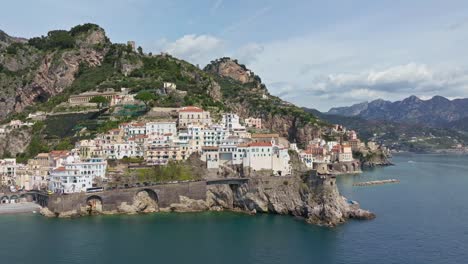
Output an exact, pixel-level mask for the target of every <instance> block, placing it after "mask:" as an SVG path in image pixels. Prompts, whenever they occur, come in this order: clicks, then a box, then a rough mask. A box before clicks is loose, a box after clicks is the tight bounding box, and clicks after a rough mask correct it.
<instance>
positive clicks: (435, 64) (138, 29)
mask: <svg viewBox="0 0 468 264" xmlns="http://www.w3.org/2000/svg"><path fill="white" fill-rule="evenodd" d="M86 22H93V23H96V24H99V25H101V26H102V27H103V28H105V29H106V32H107V34H108V36H109V37H110V38H111V40H112V41H114V42H126V41H127V40H135V41H136V42H137V45H141V46H142V47H143V49H144V50H145V51H152V52H160V51H167V52H169V53H172V54H173V55H175V56H177V57H180V58H183V59H186V60H188V61H190V62H192V63H195V64H200V65H201V66H203V65H205V64H206V63H208V62H209V61H210V60H212V59H215V58H217V57H221V56H231V57H236V58H238V59H239V61H240V62H242V63H245V64H247V66H248V67H249V68H251V69H252V70H253V71H254V72H256V73H257V74H258V75H260V77H261V78H262V80H263V81H264V82H265V83H266V84H267V86H268V88H269V90H270V91H271V93H272V94H275V95H279V96H281V97H282V98H283V99H285V100H288V101H290V102H293V103H296V104H298V105H300V106H307V107H313V108H318V109H320V110H328V109H329V108H330V107H332V106H341V105H349V104H352V103H356V102H361V101H366V100H373V99H377V98H383V99H388V100H399V99H402V98H404V97H406V96H409V95H412V94H415V95H417V96H420V97H422V98H430V97H432V96H434V95H443V96H447V97H450V98H457V97H468V56H467V54H468V52H467V51H466V50H467V47H468V34H467V33H468V1H462V0H445V1H442V0H439V1H431V0H411V1H410V0H405V1H401V0H394V1H385V0H380V1H379V0H341V1H338V0H329V1H312V0H309V1H274V0H270V1H268V0H258V1H253V0H251V1H243V0H241V1H228V0H198V1H190V2H189V1H179V0H172V1H150V0H82V1H76V0H75V1H72V0H35V1H33V0H29V1H26V0H15V1H8V2H6V3H2V16H1V17H0V29H2V30H4V31H6V32H7V33H9V34H11V35H15V36H22V37H32V36H38V35H42V34H46V33H47V31H49V30H52V29H68V28H70V27H72V26H74V25H77V24H82V23H86Z"/></svg>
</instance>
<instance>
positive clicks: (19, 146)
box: [0, 127, 32, 157]
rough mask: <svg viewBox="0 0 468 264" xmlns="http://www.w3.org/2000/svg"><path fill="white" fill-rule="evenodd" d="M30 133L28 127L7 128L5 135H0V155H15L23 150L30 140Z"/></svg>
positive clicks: (30, 129)
mask: <svg viewBox="0 0 468 264" xmlns="http://www.w3.org/2000/svg"><path fill="white" fill-rule="evenodd" d="M31 135H32V128H30V127H22V128H18V129H13V130H9V131H8V133H6V134H5V135H0V157H4V156H6V157H15V156H16V155H17V154H19V153H23V152H25V151H26V149H27V147H28V145H29V143H30V142H31Z"/></svg>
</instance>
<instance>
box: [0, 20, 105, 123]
mask: <svg viewBox="0 0 468 264" xmlns="http://www.w3.org/2000/svg"><path fill="white" fill-rule="evenodd" d="M67 34H68V35H66V36H68V37H69V38H70V40H71V41H73V45H72V46H70V47H68V46H67V47H66V48H64V47H61V46H60V45H59V44H60V43H61V42H58V43H59V44H57V43H55V42H54V43H55V45H57V47H51V45H52V44H49V46H46V47H42V46H40V45H39V44H36V42H31V41H29V42H27V43H26V42H21V43H20V42H12V41H8V42H3V43H4V45H3V47H1V46H0V120H1V119H2V118H5V117H6V116H7V115H8V114H9V113H12V112H21V111H22V110H23V109H24V108H25V107H27V106H29V105H33V104H34V103H37V102H46V101H47V100H48V99H49V98H51V97H52V96H55V95H58V94H60V93H61V92H63V91H64V89H65V88H67V87H69V86H70V85H71V84H72V83H73V81H74V80H75V77H76V74H77V72H78V70H79V66H80V65H88V66H89V67H95V66H98V65H100V64H101V62H102V60H103V57H104V54H105V52H106V49H105V48H104V47H105V45H106V44H108V39H107V37H106V35H105V33H104V30H103V29H102V28H100V27H97V26H93V27H91V28H89V29H88V30H83V31H82V32H79V33H76V34H75V35H73V36H71V35H70V34H71V33H67ZM52 36H54V35H53V34H50V35H49V36H48V37H42V39H41V41H42V42H44V43H49V42H52ZM8 39H11V37H9V38H8ZM42 42H41V43H42Z"/></svg>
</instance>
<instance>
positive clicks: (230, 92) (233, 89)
mask: <svg viewBox="0 0 468 264" xmlns="http://www.w3.org/2000/svg"><path fill="white" fill-rule="evenodd" d="M204 70H205V71H206V72H208V73H210V74H212V75H213V76H214V78H215V80H216V81H217V82H218V83H219V85H220V87H221V93H222V95H223V101H224V103H225V104H226V106H227V107H228V108H229V109H231V110H233V111H234V112H236V113H238V114H239V115H240V116H241V117H243V118H247V117H260V118H262V123H263V125H264V126H265V128H268V129H270V130H272V131H275V132H278V133H280V134H281V135H282V136H286V137H288V138H289V140H290V141H295V142H297V143H299V144H305V143H306V142H307V141H309V140H311V139H312V138H313V137H314V136H317V135H320V134H321V133H322V128H323V127H324V126H326V124H325V123H324V122H322V121H321V120H319V119H317V118H316V117H315V116H314V115H313V114H311V113H307V112H305V111H304V110H303V109H301V108H299V107H297V106H295V105H292V104H290V103H288V102H286V101H283V100H281V99H280V98H278V97H276V96H272V95H270V94H269V92H268V90H267V88H266V86H265V85H264V84H263V83H262V81H261V79H260V77H259V76H257V75H255V73H254V72H252V71H251V70H249V69H247V68H246V67H245V66H244V65H242V64H239V63H238V62H237V60H233V59H230V58H221V59H218V60H215V61H212V62H211V63H210V64H208V65H207V66H206V67H205V69H204Z"/></svg>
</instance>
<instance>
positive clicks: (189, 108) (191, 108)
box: [179, 106, 203, 113]
mask: <svg viewBox="0 0 468 264" xmlns="http://www.w3.org/2000/svg"><path fill="white" fill-rule="evenodd" d="M180 112H203V109H201V108H200V107H196V106H186V107H182V108H181V109H179V113H180Z"/></svg>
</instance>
